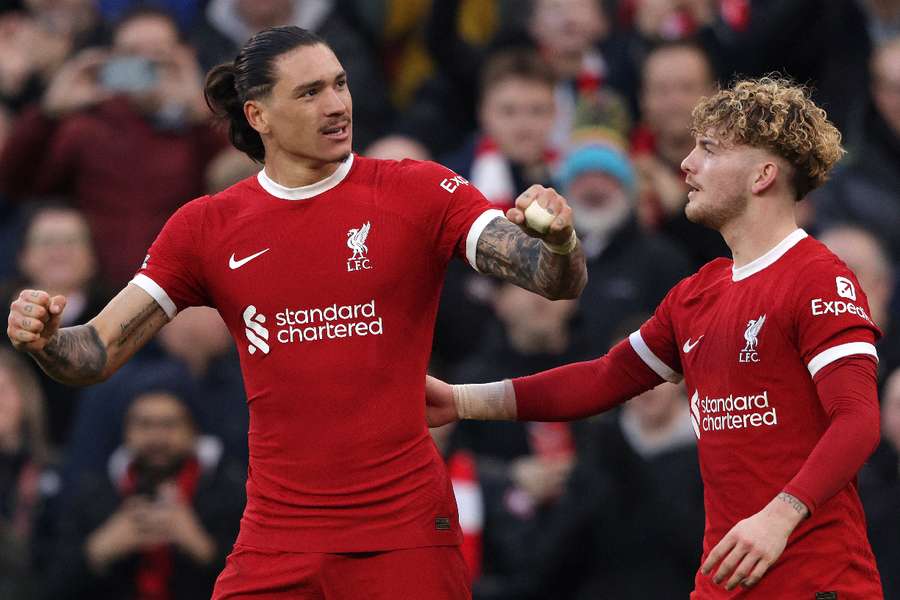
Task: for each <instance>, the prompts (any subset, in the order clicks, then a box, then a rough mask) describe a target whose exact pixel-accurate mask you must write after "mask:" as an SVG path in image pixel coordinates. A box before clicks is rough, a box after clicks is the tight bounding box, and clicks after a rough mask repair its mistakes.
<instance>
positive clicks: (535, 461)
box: [451, 284, 577, 597]
mask: <svg viewBox="0 0 900 600" xmlns="http://www.w3.org/2000/svg"><path fill="white" fill-rule="evenodd" d="M495 309H496V313H497V317H498V319H499V323H497V324H496V325H495V326H494V327H492V328H491V330H490V332H489V333H488V336H487V339H486V340H485V342H484V346H483V350H482V351H480V352H479V354H477V355H475V356H472V357H471V358H470V359H469V360H468V361H466V362H465V363H463V365H462V366H460V367H459V369H458V372H457V374H456V375H455V377H456V378H462V379H465V380H467V381H491V380H492V379H496V378H497V377H498V376H499V374H500V373H522V374H524V373H528V372H529V369H532V368H534V367H536V366H537V365H542V366H543V367H545V368H546V367H551V366H553V365H554V364H562V363H564V362H565V361H566V357H571V356H573V355H574V354H575V352H574V351H573V349H572V330H573V328H574V319H575V316H576V312H577V303H576V302H575V301H569V300H559V301H556V302H551V301H549V300H546V299H545V298H542V297H540V296H538V295H536V294H533V293H531V292H528V291H525V290H523V289H521V288H517V287H515V286H512V285H509V284H504V285H502V286H501V287H500V289H499V291H498V293H497V296H496V300H495ZM574 444H575V442H574V436H573V432H572V429H571V428H570V426H569V425H568V424H561V423H515V422H506V423H500V422H493V423H487V422H479V421H463V422H461V423H460V424H459V425H458V426H457V428H456V430H455V431H454V432H453V438H452V440H451V448H453V449H454V450H456V451H460V450H462V451H466V452H469V453H471V455H473V456H474V457H475V459H476V463H477V473H476V480H477V482H478V485H479V487H480V490H479V491H480V494H481V496H482V498H483V511H484V514H483V519H484V525H483V531H482V533H481V540H482V545H483V549H484V558H483V561H482V565H481V571H482V578H481V579H480V580H479V581H478V582H476V584H475V586H474V593H475V596H476V597H481V596H483V595H485V597H490V594H493V593H494V592H493V591H492V590H494V588H495V587H496V586H497V585H498V583H502V582H503V581H504V580H505V577H506V576H508V575H509V574H511V573H514V572H516V571H517V569H518V568H519V566H520V565H521V564H522V561H523V560H525V558H526V557H527V556H528V552H529V549H530V547H531V545H532V544H533V543H534V541H535V540H534V539H533V538H532V537H531V536H533V535H534V532H535V531H539V530H540V526H539V524H540V523H543V522H544V521H545V519H547V518H549V515H550V513H551V512H552V511H553V510H554V509H553V507H554V505H555V502H556V500H557V498H558V497H559V495H560V494H561V493H562V490H563V488H564V486H565V482H566V479H567V478H568V475H569V472H570V471H571V469H572V465H573V463H574V458H575V456H574V450H575V445H574ZM452 456H454V455H453V454H451V457H452ZM457 460H460V459H459V458H458V459H457ZM451 466H455V467H456V468H457V469H461V467H460V465H458V464H457V465H452V464H451ZM462 472H463V473H465V470H462ZM475 514H476V515H477V512H476V513H475Z"/></svg>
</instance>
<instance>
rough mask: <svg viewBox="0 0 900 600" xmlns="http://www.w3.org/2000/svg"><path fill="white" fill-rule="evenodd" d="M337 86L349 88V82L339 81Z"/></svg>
mask: <svg viewBox="0 0 900 600" xmlns="http://www.w3.org/2000/svg"><path fill="white" fill-rule="evenodd" d="M337 86H338V87H339V88H344V87H347V80H346V79H338V82H337Z"/></svg>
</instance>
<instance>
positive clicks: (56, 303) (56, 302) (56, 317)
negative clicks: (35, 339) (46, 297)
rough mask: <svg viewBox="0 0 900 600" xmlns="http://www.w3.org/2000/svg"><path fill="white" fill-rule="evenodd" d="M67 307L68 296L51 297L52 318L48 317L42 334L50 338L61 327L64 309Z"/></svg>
mask: <svg viewBox="0 0 900 600" xmlns="http://www.w3.org/2000/svg"><path fill="white" fill-rule="evenodd" d="M65 308H66V297H65V296H53V297H52V298H50V310H49V312H50V318H49V319H47V324H46V325H45V326H44V331H43V332H41V336H42V337H44V338H45V339H50V337H51V336H52V335H53V334H54V333H56V330H57V329H59V322H60V320H61V319H62V313H63V310H64V309H65Z"/></svg>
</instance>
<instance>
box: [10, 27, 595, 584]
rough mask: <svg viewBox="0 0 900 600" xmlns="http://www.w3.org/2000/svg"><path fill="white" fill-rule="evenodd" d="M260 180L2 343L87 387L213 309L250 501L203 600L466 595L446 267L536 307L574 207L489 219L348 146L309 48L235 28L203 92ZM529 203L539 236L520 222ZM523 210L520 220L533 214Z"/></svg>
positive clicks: (577, 271)
mask: <svg viewBox="0 0 900 600" xmlns="http://www.w3.org/2000/svg"><path fill="white" fill-rule="evenodd" d="M206 99H207V102H208V103H209V105H210V107H211V108H212V109H213V111H214V112H215V113H216V114H217V115H218V116H220V117H222V118H223V119H226V120H227V121H228V122H229V135H230V138H231V141H232V143H233V144H234V146H235V147H236V148H238V149H239V150H242V151H243V152H245V153H246V154H247V155H248V156H250V157H251V158H252V159H254V160H256V161H258V162H260V163H263V164H264V168H263V169H262V170H261V171H260V172H259V174H258V175H256V176H254V177H250V178H248V179H245V180H243V181H241V182H239V183H237V184H235V185H234V186H232V187H230V188H228V189H226V190H224V191H223V192H220V193H218V194H215V195H213V196H205V197H202V198H198V199H196V200H194V201H192V202H189V203H187V204H185V205H184V206H183V207H181V208H180V209H179V210H178V211H177V212H176V213H175V214H174V215H172V217H171V218H170V219H169V221H168V222H167V223H166V225H165V226H164V227H163V229H162V231H161V232H160V234H159V236H158V237H157V239H156V241H155V242H154V243H153V245H152V246H151V248H150V251H149V253H148V255H147V257H146V259H145V260H144V262H143V265H141V268H140V269H139V270H138V273H137V275H136V276H135V277H134V279H133V280H132V281H131V283H130V284H129V285H128V286H127V287H126V288H125V289H124V290H122V292H120V293H119V295H118V296H116V298H114V299H113V300H112V301H111V302H110V304H109V305H107V306H106V308H104V309H103V311H101V313H100V314H99V315H98V316H97V317H95V318H94V319H92V320H91V321H90V322H89V323H88V324H86V325H80V326H76V327H68V328H62V329H60V328H59V323H60V315H61V314H62V311H63V308H64V307H65V298H64V297H62V296H53V297H51V296H50V295H49V294H47V293H46V292H45V291H41V290H25V291H24V292H22V293H21V294H20V296H19V298H18V299H17V300H16V301H15V302H14V303H13V305H12V308H11V312H10V316H9V326H8V328H7V334H8V335H9V337H10V339H11V340H12V342H13V345H14V346H15V347H16V348H17V349H19V350H21V351H24V352H27V353H29V354H30V355H31V356H32V357H33V358H34V359H35V360H36V361H37V362H38V364H39V365H40V366H41V367H42V368H43V369H44V371H46V372H47V373H48V374H49V375H50V376H52V377H54V378H56V379H58V380H60V381H62V382H64V383H68V384H80V385H86V384H90V383H93V382H96V381H101V380H103V379H105V378H107V377H109V375H110V374H112V373H113V372H114V371H115V370H116V369H117V368H119V367H120V366H121V365H122V364H123V363H124V362H125V361H126V360H128V358H130V357H131V356H132V355H133V354H134V353H135V352H136V351H137V350H138V349H139V348H140V347H141V346H143V345H144V344H145V343H146V342H147V340H148V339H149V338H151V337H152V336H153V335H154V334H155V333H156V332H157V331H159V329H160V328H161V327H162V326H163V325H164V324H165V323H166V322H168V321H169V320H170V319H171V318H173V317H174V316H175V314H176V313H177V312H178V311H180V310H182V309H184V308H187V307H189V306H195V305H207V306H212V307H214V308H216V309H218V311H219V313H220V314H221V315H222V318H223V319H224V320H225V323H226V324H227V325H228V328H229V330H230V331H231V334H232V336H233V337H234V339H235V340H236V341H237V345H238V351H239V354H240V361H241V367H242V371H243V374H244V380H245V386H246V389H247V398H248V403H249V408H250V432H249V449H250V469H249V473H248V481H247V506H246V510H245V511H244V516H243V519H242V521H241V530H240V534H239V535H238V540H237V543H236V544H235V547H234V551H233V552H232V553H231V555H230V557H229V559H228V562H227V564H226V567H225V570H224V571H223V572H222V574H221V575H220V576H219V579H218V581H217V583H216V589H215V592H214V594H213V597H214V598H216V599H225V598H229V599H231V598H247V597H254V598H260V597H265V598H267V599H278V598H284V599H288V598H290V599H292V600H293V599H310V600H313V599H316V600H319V599H325V600H356V599H359V598H368V599H394V598H416V599H419V600H430V599H436V600H455V599H457V598H466V597H468V596H469V594H470V592H469V589H468V575H467V573H466V567H465V564H464V562H463V559H462V555H461V554H460V551H459V544H460V541H461V539H462V536H461V532H460V528H459V523H458V519H457V514H456V505H455V502H454V500H453V495H452V491H451V488H450V480H449V478H448V476H447V472H446V470H445V467H444V465H443V461H442V459H441V457H440V455H439V454H438V452H437V450H436V449H435V447H434V444H433V443H432V442H431V438H430V436H429V435H428V429H427V427H426V426H425V404H424V396H425V390H424V387H425V369H426V366H427V363H428V356H429V352H430V348H431V337H432V331H433V329H434V319H435V313H436V311H437V304H438V298H439V296H440V289H441V285H442V283H443V277H444V272H445V271H446V268H447V264H448V263H449V261H450V260H451V259H452V258H453V257H454V256H457V257H460V258H465V259H466V260H467V261H468V263H469V264H470V265H471V266H472V267H473V268H475V269H477V270H479V271H481V272H487V273H492V274H494V275H497V276H499V277H501V278H504V279H506V280H507V281H511V282H513V283H515V284H517V285H520V286H523V287H526V288H528V289H530V290H532V291H535V292H538V293H540V294H542V295H544V296H547V297H549V298H553V299H559V298H571V297H575V296H577V295H578V294H579V293H580V292H581V290H582V289H583V287H584V284H585V282H586V277H587V276H586V270H585V264H584V254H583V253H582V251H581V247H580V244H579V243H578V239H577V237H576V236H575V232H574V229H573V228H572V212H571V210H570V209H569V207H568V205H567V204H566V201H565V199H564V198H562V196H560V195H559V194H557V193H556V192H555V191H553V190H552V189H546V188H543V187H541V186H533V187H532V188H530V189H529V190H528V191H527V192H525V194H523V195H522V196H520V197H519V198H518V199H517V200H516V205H515V206H514V207H513V208H510V209H509V211H507V213H506V216H504V214H503V213H502V212H500V211H499V210H494V209H492V208H491V205H490V204H489V203H488V202H487V200H485V198H484V196H483V195H481V193H480V192H478V191H477V190H476V189H475V188H474V187H473V186H471V185H469V183H468V182H467V181H466V180H465V179H463V178H462V177H459V176H458V175H456V174H455V173H453V172H452V171H450V170H448V169H446V168H444V167H441V166H440V165H437V164H434V163H430V162H421V161H411V160H406V161H401V162H397V161H386V160H375V159H370V158H365V157H361V156H356V155H354V154H353V153H352V152H351V140H352V123H353V121H352V100H351V96H350V91H349V88H348V81H347V75H346V73H345V72H344V69H343V67H342V66H341V63H340V62H339V61H338V59H337V58H336V56H335V54H334V52H333V51H332V50H331V48H329V46H328V45H327V44H325V42H323V41H322V40H321V39H320V38H318V37H317V36H315V35H314V34H312V33H310V32H308V31H305V30H303V29H300V28H297V27H275V28H270V29H266V30H264V31H262V32H260V33H258V34H256V35H254V36H253V37H252V38H250V40H248V41H247V43H246V44H245V45H244V47H243V48H242V49H241V51H240V53H239V54H238V56H237V57H236V59H235V60H234V62H232V63H226V64H223V65H220V66H218V67H215V68H214V69H213V70H212V71H211V72H210V73H209V76H208V78H207V83H206ZM533 202H537V203H538V206H539V207H541V209H542V210H543V211H544V212H549V213H552V214H551V215H550V218H551V220H552V222H551V223H550V225H549V228H547V229H546V231H543V232H538V231H536V230H535V229H533V228H532V227H530V226H529V225H528V221H527V219H526V217H525V209H526V208H529V207H530V205H531V203H533ZM533 210H534V208H532V211H533Z"/></svg>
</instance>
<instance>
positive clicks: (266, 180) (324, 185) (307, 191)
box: [256, 154, 353, 200]
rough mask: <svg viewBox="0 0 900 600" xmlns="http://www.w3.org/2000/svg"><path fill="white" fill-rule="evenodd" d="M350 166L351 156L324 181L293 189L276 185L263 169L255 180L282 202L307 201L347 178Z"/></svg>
mask: <svg viewBox="0 0 900 600" xmlns="http://www.w3.org/2000/svg"><path fill="white" fill-rule="evenodd" d="M352 166H353V154H351V155H350V156H349V157H348V158H347V160H345V161H344V162H342V163H341V164H340V166H339V167H338V168H337V169H336V170H335V172H334V173H332V174H331V175H329V176H328V177H326V178H325V179H323V180H321V181H317V182H315V183H311V184H309V185H302V186H300V187H295V188H291V187H285V186H283V185H281V184H280V183H276V182H275V181H273V180H272V178H270V177H269V176H268V175H266V170H265V168H263V170H261V171H260V172H259V174H257V176H256V180H257V181H259V185H261V186H262V188H263V189H264V190H266V191H267V192H269V193H270V194H272V195H273V196H275V197H276V198H281V199H282V200H307V199H309V198H312V197H314V196H318V195H319V194H321V193H323V192H327V191H328V190H330V189H331V188H333V187H335V186H336V185H337V184H339V183H340V182H342V181H343V180H344V178H345V177H347V173H349V172H350V167H352Z"/></svg>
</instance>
